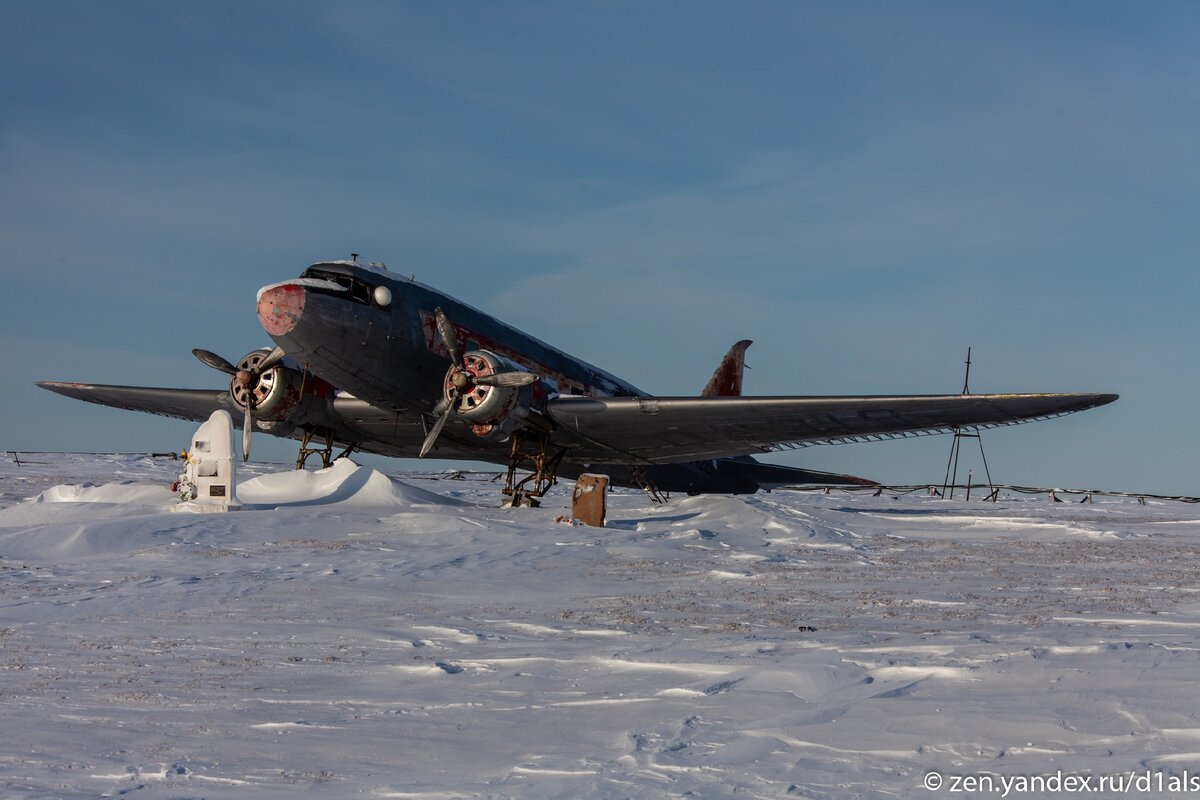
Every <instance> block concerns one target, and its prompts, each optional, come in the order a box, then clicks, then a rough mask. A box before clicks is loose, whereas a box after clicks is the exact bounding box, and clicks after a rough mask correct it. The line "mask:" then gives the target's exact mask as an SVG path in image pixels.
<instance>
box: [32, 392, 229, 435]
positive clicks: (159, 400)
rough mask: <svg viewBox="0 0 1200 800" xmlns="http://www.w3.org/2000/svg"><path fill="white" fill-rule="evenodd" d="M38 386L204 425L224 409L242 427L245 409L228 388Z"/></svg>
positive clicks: (97, 402) (80, 397)
mask: <svg viewBox="0 0 1200 800" xmlns="http://www.w3.org/2000/svg"><path fill="white" fill-rule="evenodd" d="M37 385H38V386H40V387H42V388H43V389H49V390H50V391H52V392H55V393H57V394H61V395H66V396H67V397H73V398H75V399H76V400H83V401H85V402H88V403H96V404H97V405H102V406H112V407H113V408H124V409H126V410H128V411H144V412H146V413H147V414H158V415H159V416H163V417H175V418H176V419H188V420H192V421H193V422H204V421H206V420H207V419H208V418H209V417H211V416H212V413H213V412H214V411H216V410H218V409H222V408H223V409H225V410H226V411H228V412H229V413H230V414H231V415H232V416H233V424H234V425H235V426H236V427H239V428H240V427H241V426H242V410H241V409H240V408H238V407H237V406H236V405H235V404H234V402H233V400H232V398H230V396H229V391H228V390H226V389H164V388H156V387H152V386H105V385H103V384H93V383H60V382H58V381H37Z"/></svg>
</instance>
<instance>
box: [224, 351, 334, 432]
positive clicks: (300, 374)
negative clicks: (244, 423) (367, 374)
mask: <svg viewBox="0 0 1200 800" xmlns="http://www.w3.org/2000/svg"><path fill="white" fill-rule="evenodd" d="M270 352H271V351H270V350H268V349H266V348H263V349H260V350H254V351H251V352H250V353H247V354H246V355H244V356H242V358H241V360H240V361H238V362H237V365H236V366H237V374H236V375H234V376H233V377H232V378H231V379H230V381H229V394H230V396H231V397H232V398H233V402H234V403H235V404H237V407H238V408H242V409H244V408H245V407H246V403H247V402H248V400H249V398H250V395H253V397H254V408H253V414H252V416H253V417H254V421H255V423H256V426H257V427H259V428H261V429H262V430H265V431H268V432H270V433H273V434H275V435H277V436H288V435H289V434H290V433H291V432H292V431H293V430H294V429H295V428H296V427H297V426H298V425H302V424H304V423H305V422H308V421H310V420H312V418H314V417H320V416H323V415H322V414H321V413H320V409H319V408H317V407H316V406H317V404H318V403H323V402H324V398H325V397H326V396H327V395H328V394H329V392H330V391H331V390H332V387H331V386H330V385H329V384H328V383H326V382H325V381H323V380H321V379H320V378H317V377H316V376H314V375H312V374H311V373H309V374H305V372H304V371H303V370H302V369H300V368H299V365H298V364H296V362H295V361H293V360H292V359H290V358H284V360H283V361H282V362H280V363H279V364H277V365H275V366H274V367H271V368H269V369H268V370H267V371H266V372H263V373H262V374H261V375H258V379H257V380H254V371H255V368H256V367H258V365H259V364H261V363H262V362H263V360H264V359H265V358H266V357H267V355H268V354H269V353H270Z"/></svg>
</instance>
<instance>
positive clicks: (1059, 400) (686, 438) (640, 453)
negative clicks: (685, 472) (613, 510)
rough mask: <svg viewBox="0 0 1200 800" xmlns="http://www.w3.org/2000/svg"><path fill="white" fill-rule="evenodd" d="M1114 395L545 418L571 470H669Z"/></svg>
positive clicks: (579, 405)
mask: <svg viewBox="0 0 1200 800" xmlns="http://www.w3.org/2000/svg"><path fill="white" fill-rule="evenodd" d="M1116 399H1117V395H1115V394H977V395H915V396H912V395H910V396H897V397H611V398H591V397H559V398H555V399H554V400H552V401H551V402H550V404H549V407H548V409H547V411H548V413H549V415H550V417H551V418H552V419H553V420H554V421H555V423H557V425H558V432H557V434H556V438H558V440H559V441H562V442H563V443H564V444H567V443H568V442H567V440H570V441H569V444H570V447H571V459H572V460H573V461H594V462H597V463H606V462H616V463H650V464H667V463H672V462H680V461H699V460H703V459H711V458H722V457H728V456H739V455H752V454H756V453H765V452H770V451H772V450H780V449H789V448H795V447H805V446H808V445H813V444H835V443H841V442H849V441H870V440H873V439H886V438H896V437H903V436H921V435H927V434H933V433H947V432H950V431H953V430H954V429H955V428H963V429H979V428H992V427H997V426H1000V425H1015V424H1018V423H1021V422H1029V421H1032V420H1037V419H1048V418H1050V417H1058V416H1062V415H1064V414H1070V413H1073V412H1075V411H1083V410H1086V409H1089V408H1095V407H1096V406H1102V405H1105V404H1107V403H1111V402H1113V401H1114V400H1116Z"/></svg>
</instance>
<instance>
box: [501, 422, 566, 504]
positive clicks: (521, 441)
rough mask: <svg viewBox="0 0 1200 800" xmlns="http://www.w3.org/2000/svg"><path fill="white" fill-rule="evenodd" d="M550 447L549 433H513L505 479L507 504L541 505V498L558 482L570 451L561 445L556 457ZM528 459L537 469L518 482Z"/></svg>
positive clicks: (532, 466)
mask: <svg viewBox="0 0 1200 800" xmlns="http://www.w3.org/2000/svg"><path fill="white" fill-rule="evenodd" d="M530 440H532V441H530ZM527 444H529V445H532V448H531V449H526V445H527ZM549 449H550V437H549V435H547V434H545V433H526V432H524V431H517V432H516V433H514V434H513V435H512V448H511V449H510V450H509V454H508V472H507V473H506V475H505V478H504V496H505V498H506V499H505V501H504V505H505V506H511V507H514V508H516V507H518V506H529V507H533V508H537V507H538V506H539V505H541V502H540V500H539V498H541V497H542V495H544V494H545V493H546V492H547V491H549V490H550V487H551V486H553V485H554V484H556V483H558V465H559V464H561V463H562V459H563V456H565V455H566V454H567V448H565V447H561V448H559V450H558V452H557V453H555V454H554V455H552V456H551V455H549V454H548V450H549ZM526 461H528V462H529V465H530V467H529V468H530V469H532V470H533V471H532V472H531V473H530V474H528V475H526V476H525V477H524V478H521V480H519V481H518V480H517V470H518V469H519V468H520V467H521V466H522V465H523V464H524V463H525V462H526Z"/></svg>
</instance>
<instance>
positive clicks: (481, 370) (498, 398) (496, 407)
mask: <svg viewBox="0 0 1200 800" xmlns="http://www.w3.org/2000/svg"><path fill="white" fill-rule="evenodd" d="M463 371H465V372H467V373H469V374H470V377H471V378H484V377H487V376H489V375H496V374H499V373H504V372H529V370H527V369H525V367H522V366H521V365H520V364H517V363H515V362H512V361H509V360H508V359H507V358H505V357H504V356H500V355H496V354H495V353H493V352H491V351H490V350H472V351H470V352H467V353H464V354H463V366H462V370H460V369H458V368H457V367H453V366H452V367H451V368H450V369H449V370H448V371H447V372H446V378H445V380H443V381H442V402H443V403H449V402H450V401H451V398H452V397H453V392H454V388H455V385H456V381H457V382H458V383H459V384H460V385H461V386H460V389H461V397H460V398H459V400H458V403H457V405H456V406H455V408H454V411H455V413H457V414H458V415H459V416H460V417H462V418H463V419H465V420H467V421H468V422H470V423H472V424H471V430H472V432H474V433H475V434H476V435H477V436H484V437H487V438H489V439H490V438H495V439H499V440H503V439H506V438H508V436H509V434H511V433H512V431H513V430H514V429H515V428H516V427H517V426H518V425H520V423H521V422H522V421H523V420H524V419H526V418H527V417H528V416H529V413H530V410H531V409H532V405H533V402H534V397H535V394H536V393H537V389H538V388H540V387H538V385H537V384H533V385H532V386H484V385H480V384H477V383H474V382H473V381H471V380H469V379H468V380H464V379H463V376H462V375H461V373H462V372H463Z"/></svg>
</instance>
